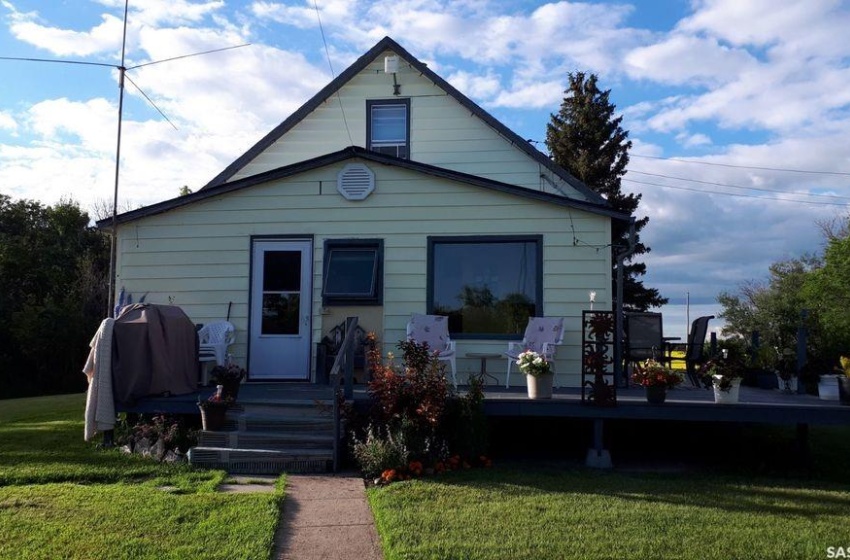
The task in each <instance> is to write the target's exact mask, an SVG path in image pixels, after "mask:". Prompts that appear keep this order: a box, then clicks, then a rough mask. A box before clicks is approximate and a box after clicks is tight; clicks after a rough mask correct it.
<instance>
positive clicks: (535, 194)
mask: <svg viewBox="0 0 850 560" xmlns="http://www.w3.org/2000/svg"><path fill="white" fill-rule="evenodd" d="M355 158H356V159H360V160H365V161H371V162H374V163H376V164H381V165H389V166H395V167H399V168H403V169H408V170H411V171H415V172H418V173H423V174H425V175H430V176H433V177H439V178H442V179H448V180H451V181H457V182H459V183H465V184H468V185H473V186H476V187H481V188H484V189H489V190H493V191H498V192H503V193H507V194H511V195H515V196H519V197H523V198H527V199H531V200H537V201H541V202H546V203H550V204H555V205H557V206H562V207H567V208H575V209H577V210H583V211H585V212H590V213H592V214H598V215H601V216H606V217H609V218H613V219H616V220H626V221H627V220H629V219H630V217H629V216H628V215H626V214H622V213H620V212H616V211H614V210H612V209H611V207H610V206H608V204H607V203H606V202H605V201H604V200H603V202H602V203H601V204H599V203H594V202H586V201H583V200H577V199H573V198H567V197H563V196H559V195H554V194H549V193H546V192H542V191H535V190H531V189H527V188H524V187H517V186H516V185H511V184H508V183H502V182H499V181H494V180H492V179H486V178H484V177H479V176H477V175H471V174H469V173H461V172H460V171H453V170H451V169H445V168H442V167H437V166H435V165H429V164H426V163H420V162H416V161H411V160H407V159H401V158H397V157H393V156H389V155H385V154H380V153H377V152H372V151H369V150H366V149H365V148H361V147H358V146H349V147H348V148H345V149H344V150H340V151H338V152H333V153H330V154H325V155H323V156H319V157H316V158H313V159H309V160H305V161H302V162H298V163H295V164H292V165H287V166H284V167H279V168H277V169H272V170H270V171H266V172H263V173H258V174H256V175H251V176H249V177H245V178H243V179H239V180H236V181H232V182H229V183H225V182H221V183H219V184H216V185H212V184H210V185H207V186H206V187H204V188H203V189H201V190H199V191H197V192H194V193H190V194H188V195H185V196H180V197H177V198H172V199H171V200H165V201H163V202H159V203H157V204H152V205H150V206H145V207H143V208H139V209H137V210H131V211H130V212H125V213H123V214H119V215H118V216H116V218H115V221H116V223H117V224H125V223H127V222H132V221H135V220H139V219H141V218H146V217H149V216H154V215H157V214H162V213H164V212H168V211H169V210H173V209H175V208H180V207H182V206H186V205H189V204H193V203H195V202H199V201H201V200H204V199H207V198H212V197H214V196H219V195H222V194H226V193H230V192H233V191H238V190H241V189H245V188H248V187H252V186H254V185H259V184H262V183H267V182H269V181H274V180H278V179H285V178H288V177H292V176H294V175H297V174H299V173H304V172H306V171H311V170H314V169H318V168H320V167H325V166H327V165H332V164H335V163H339V162H342V161H345V160H348V159H355ZM111 226H112V218H105V219H103V220H100V221H98V222H97V227H99V228H101V229H108V228H110V227H111Z"/></svg>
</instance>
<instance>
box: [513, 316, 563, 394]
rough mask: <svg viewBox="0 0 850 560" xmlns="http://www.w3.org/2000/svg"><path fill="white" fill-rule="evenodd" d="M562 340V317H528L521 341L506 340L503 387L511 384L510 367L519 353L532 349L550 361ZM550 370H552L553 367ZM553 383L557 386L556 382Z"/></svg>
mask: <svg viewBox="0 0 850 560" xmlns="http://www.w3.org/2000/svg"><path fill="white" fill-rule="evenodd" d="M563 341H564V318H563V317H529V318H528V326H526V327H525V335H524V336H523V338H522V342H508V351H507V352H505V357H506V358H507V359H508V372H507V373H506V374H505V387H510V386H511V367H512V366H513V365H514V364H515V363H516V360H517V358H519V355H520V354H522V353H523V352H525V351H526V350H533V351H534V352H537V353H538V354H541V355H542V356H544V357H545V358H546V360H547V361H552V360H554V359H555V351H556V350H557V348H556V346H558V345H559V344H561V343H563ZM552 371H553V372H554V369H553V370H552ZM553 383H554V379H553ZM555 385H556V386H557V384H555Z"/></svg>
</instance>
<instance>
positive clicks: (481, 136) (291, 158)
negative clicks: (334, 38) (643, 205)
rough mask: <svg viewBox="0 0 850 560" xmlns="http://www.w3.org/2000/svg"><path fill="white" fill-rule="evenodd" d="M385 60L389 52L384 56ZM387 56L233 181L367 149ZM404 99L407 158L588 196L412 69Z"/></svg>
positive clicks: (385, 95)
mask: <svg viewBox="0 0 850 560" xmlns="http://www.w3.org/2000/svg"><path fill="white" fill-rule="evenodd" d="M385 54H390V51H387V53H385ZM383 60H384V55H383V54H382V55H380V56H379V57H378V58H377V59H376V61H375V62H373V63H372V64H371V65H369V66H368V67H367V68H366V69H364V70H363V71H362V72H361V73H360V74H358V75H356V76H354V77H353V78H352V79H351V80H350V81H348V82H347V83H346V84H345V85H343V86H342V87H341V88H340V89H339V91H338V93H337V94H334V95H332V96H331V97H330V98H328V99H327V100H326V101H325V102H324V103H323V104H322V105H321V106H319V107H318V108H316V109H315V110H314V111H313V112H312V113H311V114H309V115H307V116H306V117H305V118H304V119H303V120H301V122H299V123H298V124H297V125H296V126H295V127H293V128H292V129H290V130H289V131H288V132H287V133H286V134H285V135H284V136H283V137H281V138H280V139H278V140H277V141H276V142H275V143H274V144H272V145H271V146H269V147H268V148H267V149H266V150H265V151H264V152H263V153H261V154H259V155H258V156H257V157H256V158H254V160H253V161H251V162H250V163H249V164H247V165H246V166H245V167H243V168H242V169H241V170H240V171H239V172H237V173H236V174H235V175H234V176H233V177H232V178H231V180H237V179H242V178H245V177H248V176H251V175H255V174H257V173H260V172H263V171H268V170H270V169H276V168H278V167H282V166H285V165H291V164H293V163H297V162H300V161H304V160H307V159H311V158H314V157H318V156H320V155H324V154H327V153H331V152H335V151H338V150H342V149H343V148H345V147H347V146H352V145H353V146H362V147H365V146H366V100H375V99H393V98H394V96H393V95H392V76H388V75H386V74H384V73H383ZM397 79H398V82H399V83H400V84H401V95H400V96H399V98H404V99H410V136H411V138H410V159H411V160H414V161H418V162H422V163H428V164H431V165H437V166H440V167H444V168H446V169H452V170H455V171H461V172H463V173H469V174H472V175H477V176H480V177H486V178H488V179H492V180H495V181H502V182H505V183H510V184H513V185H517V186H521V187H525V188H529V189H534V190H542V191H545V192H549V193H556V194H558V191H557V190H554V189H553V188H552V186H551V184H550V183H549V182H547V181H545V180H543V179H541V175H542V174H545V175H546V177H548V178H549V180H550V181H554V182H556V183H557V184H558V186H559V187H560V188H561V189H562V191H563V192H566V193H569V194H570V196H573V197H576V198H579V199H582V200H583V199H585V197H584V195H582V194H580V193H578V192H577V191H576V190H575V189H573V188H572V187H570V186H569V185H567V184H566V183H564V182H563V181H562V180H560V179H558V178H557V177H555V176H554V175H553V174H552V173H551V172H549V171H548V170H546V169H545V168H544V167H542V166H541V165H540V164H538V163H537V162H535V161H534V160H533V159H531V158H530V157H529V156H528V155H527V154H525V153H524V152H522V151H521V150H520V149H518V148H517V147H516V146H514V145H513V144H512V143H511V142H510V141H509V140H507V139H506V138H504V137H502V136H501V135H500V134H498V133H497V132H496V131H495V130H494V129H492V128H490V126H488V125H487V124H486V123H485V122H484V121H482V120H480V119H479V118H478V117H476V116H475V115H473V114H471V113H470V112H469V110H468V109H466V108H465V107H464V106H463V105H461V104H460V103H458V102H457V101H456V100H455V99H454V98H452V97H451V96H449V95H448V94H447V93H446V92H445V91H443V90H442V89H440V88H439V87H437V86H436V85H434V84H433V83H432V82H431V81H429V80H428V79H426V78H425V77H424V76H422V75H420V74H419V72H418V71H416V70H415V69H413V68H411V67H409V66H408V65H407V64H402V65H401V66H400V69H399V72H398V74H397Z"/></svg>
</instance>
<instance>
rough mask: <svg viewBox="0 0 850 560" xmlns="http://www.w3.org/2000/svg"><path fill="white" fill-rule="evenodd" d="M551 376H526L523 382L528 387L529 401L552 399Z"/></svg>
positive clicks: (552, 377) (552, 376)
mask: <svg viewBox="0 0 850 560" xmlns="http://www.w3.org/2000/svg"><path fill="white" fill-rule="evenodd" d="M554 378H555V376H554V375H552V374H547V375H526V376H525V382H526V385H527V386H528V398H529V399H551V398H552V380H553V379H554Z"/></svg>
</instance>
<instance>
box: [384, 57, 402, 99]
mask: <svg viewBox="0 0 850 560" xmlns="http://www.w3.org/2000/svg"><path fill="white" fill-rule="evenodd" d="M396 72H398V56H395V55H388V56H386V57H384V74H392V75H393V95H401V84H400V83H398V81H397V80H396V76H395V75H396Z"/></svg>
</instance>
